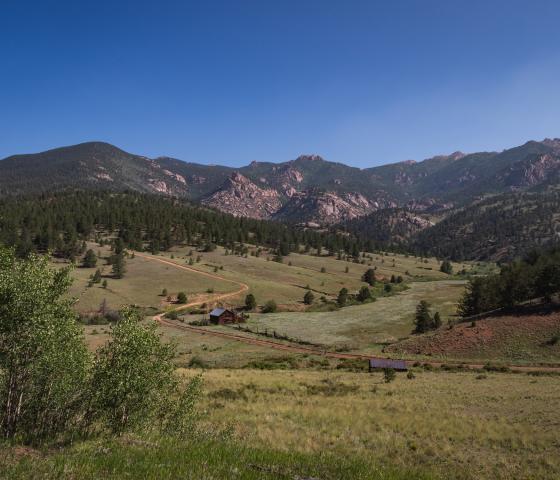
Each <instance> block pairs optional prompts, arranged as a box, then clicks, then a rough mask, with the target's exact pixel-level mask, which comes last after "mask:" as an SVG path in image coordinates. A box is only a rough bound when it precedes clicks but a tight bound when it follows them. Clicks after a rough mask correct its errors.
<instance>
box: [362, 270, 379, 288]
mask: <svg viewBox="0 0 560 480" xmlns="http://www.w3.org/2000/svg"><path fill="white" fill-rule="evenodd" d="M362 281H363V282H366V283H368V284H369V285H370V286H371V287H373V286H374V285H375V282H376V278H375V270H374V269H373V268H368V269H367V270H366V271H365V272H364V274H363V275H362Z"/></svg>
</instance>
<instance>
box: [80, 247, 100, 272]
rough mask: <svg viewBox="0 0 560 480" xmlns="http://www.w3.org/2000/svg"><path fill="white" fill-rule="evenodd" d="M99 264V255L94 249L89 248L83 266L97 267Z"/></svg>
mask: <svg viewBox="0 0 560 480" xmlns="http://www.w3.org/2000/svg"><path fill="white" fill-rule="evenodd" d="M96 265H97V255H96V254H95V252H94V251H93V250H91V249H90V250H88V251H87V252H86V254H85V256H84V262H83V266H84V267H85V268H95V266H96Z"/></svg>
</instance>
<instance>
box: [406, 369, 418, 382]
mask: <svg viewBox="0 0 560 480" xmlns="http://www.w3.org/2000/svg"><path fill="white" fill-rule="evenodd" d="M406 378H408V379H409V380H414V379H415V378H416V375H414V372H413V371H412V370H409V371H408V372H407V374H406Z"/></svg>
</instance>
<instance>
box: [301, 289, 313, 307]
mask: <svg viewBox="0 0 560 480" xmlns="http://www.w3.org/2000/svg"><path fill="white" fill-rule="evenodd" d="M313 300H315V295H313V292H312V291H311V290H307V292H305V295H304V296H303V303H305V304H306V305H311V304H312V303H313Z"/></svg>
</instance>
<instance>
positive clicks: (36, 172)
mask: <svg viewBox="0 0 560 480" xmlns="http://www.w3.org/2000/svg"><path fill="white" fill-rule="evenodd" d="M559 184H560V139H545V140H543V141H529V142H527V143H525V144H523V145H521V146H518V147H514V148H510V149H506V150H503V151H502V152H478V153H471V154H464V153H461V152H454V153H451V154H449V155H440V156H436V157H433V158H429V159H426V160H423V161H420V162H415V161H404V162H400V163H393V164H388V165H382V166H378V167H372V168H365V169H360V168H356V167H351V166H347V165H344V164H342V163H336V162H330V161H327V160H325V159H323V158H322V157H320V156H318V155H302V156H299V157H298V158H296V159H295V160H290V161H287V162H283V163H269V162H252V163H250V164H249V165H247V166H244V167H241V168H232V167H227V166H219V165H202V164H197V163H188V162H184V161H182V160H178V159H175V158H169V157H158V158H147V157H144V156H140V155H135V154H131V153H128V152H125V151H123V150H121V149H119V148H117V147H115V146H113V145H110V144H108V143H103V142H88V143H82V144H78V145H73V146H68V147H62V148H57V149H54V150H49V151H46V152H41V153H36V154H26V155H14V156H11V157H8V158H5V159H3V160H0V196H7V195H17V194H37V193H45V192H51V191H61V190H71V189H80V190H87V189H92V190H109V191H130V190H132V191H140V192H151V193H158V194H162V195H168V196H173V197H179V198H184V199H188V200H191V201H193V202H198V203H201V204H203V205H206V206H209V207H213V208H216V209H219V210H222V211H224V212H227V213H231V214H233V215H236V216H247V217H252V218H260V219H271V220H281V221H287V222H290V223H295V224H303V225H307V226H313V227H325V226H332V225H343V226H344V228H348V229H349V230H353V231H356V232H361V233H362V234H366V235H368V236H373V237H375V238H377V239H385V240H387V241H392V242H398V243H402V242H408V241H412V242H416V244H417V245H420V246H422V248H424V249H428V250H430V249H431V250H433V251H435V250H437V252H438V253H439V254H442V255H446V254H449V251H446V250H445V248H443V243H441V242H440V245H439V246H438V248H434V247H430V242H432V241H434V237H433V236H432V234H433V232H436V231H438V229H439V231H440V233H441V235H440V238H443V237H446V235H447V234H449V233H450V232H456V235H455V237H453V238H452V239H450V240H453V239H454V241H456V240H457V238H464V236H465V235H468V234H469V235H476V232H475V231H474V230H473V229H475V227H476V221H474V220H476V219H480V218H486V217H487V216H488V211H493V212H494V215H498V214H499V213H500V207H496V205H502V207H503V206H504V205H510V206H511V205H513V204H515V205H517V207H516V208H513V209H512V208H510V209H509V211H510V213H511V212H512V211H513V212H521V210H520V208H519V205H518V204H517V203H516V201H517V200H512V198H514V199H518V198H524V199H525V200H526V202H527V204H528V205H529V204H531V205H532V204H534V202H535V199H536V198H540V197H538V195H543V194H544V195H546V194H549V193H550V192H554V193H555V191H556V187H557V186H558V185H559ZM520 195H525V196H520ZM531 195H532V196H531ZM535 195H537V196H535ZM512 196H513V197H512ZM488 199H492V200H491V201H490V203H488V202H489V200H488ZM485 202H486V203H485ZM545 203H546V204H547V205H549V206H550V205H556V198H555V197H554V199H553V200H552V201H548V203H547V202H545ZM485 205H486V206H485ZM522 210H523V215H524V218H525V220H527V218H528V217H527V211H530V209H522ZM485 215H486V217H485ZM533 217H534V215H533ZM541 217H542V215H541ZM516 218H517V217H516ZM466 219H471V220H473V222H471V223H470V224H468V225H467V224H466V223H465V222H466ZM510 220H511V219H510ZM527 221H528V220H527ZM549 221H550V222H552V223H554V222H555V221H556V216H555V215H553V216H552V217H551V219H549ZM511 222H513V223H514V224H516V222H515V221H511ZM511 222H510V223H511ZM479 227H480V225H479ZM549 230H550V229H549ZM424 231H427V232H431V233H422V234H421V232H424ZM532 231H533V232H534V231H539V229H537V230H534V229H533V230H532ZM551 232H552V233H551ZM554 232H555V228H552V230H550V231H549V232H548V233H547V234H546V235H547V236H546V238H547V239H548V240H550V239H552V238H554V237H555V234H554ZM410 239H412V240H410ZM436 243H438V242H436ZM451 243H453V242H451ZM502 247H503V248H505V246H502ZM449 248H450V249H451V250H453V251H455V252H457V251H458V250H459V251H460V250H461V248H459V247H457V245H455V246H453V247H451V246H450V247H449ZM503 248H502V249H501V250H500V248H497V249H495V250H496V251H497V252H499V251H503ZM467 250H469V251H470V253H471V255H470V256H484V254H483V253H480V251H477V250H476V249H474V250H473V249H467ZM479 250H480V249H479ZM482 250H484V249H482ZM432 253H433V252H432ZM510 253H511V252H510ZM510 253H508V255H509V254H510ZM498 256H499V255H498Z"/></svg>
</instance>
